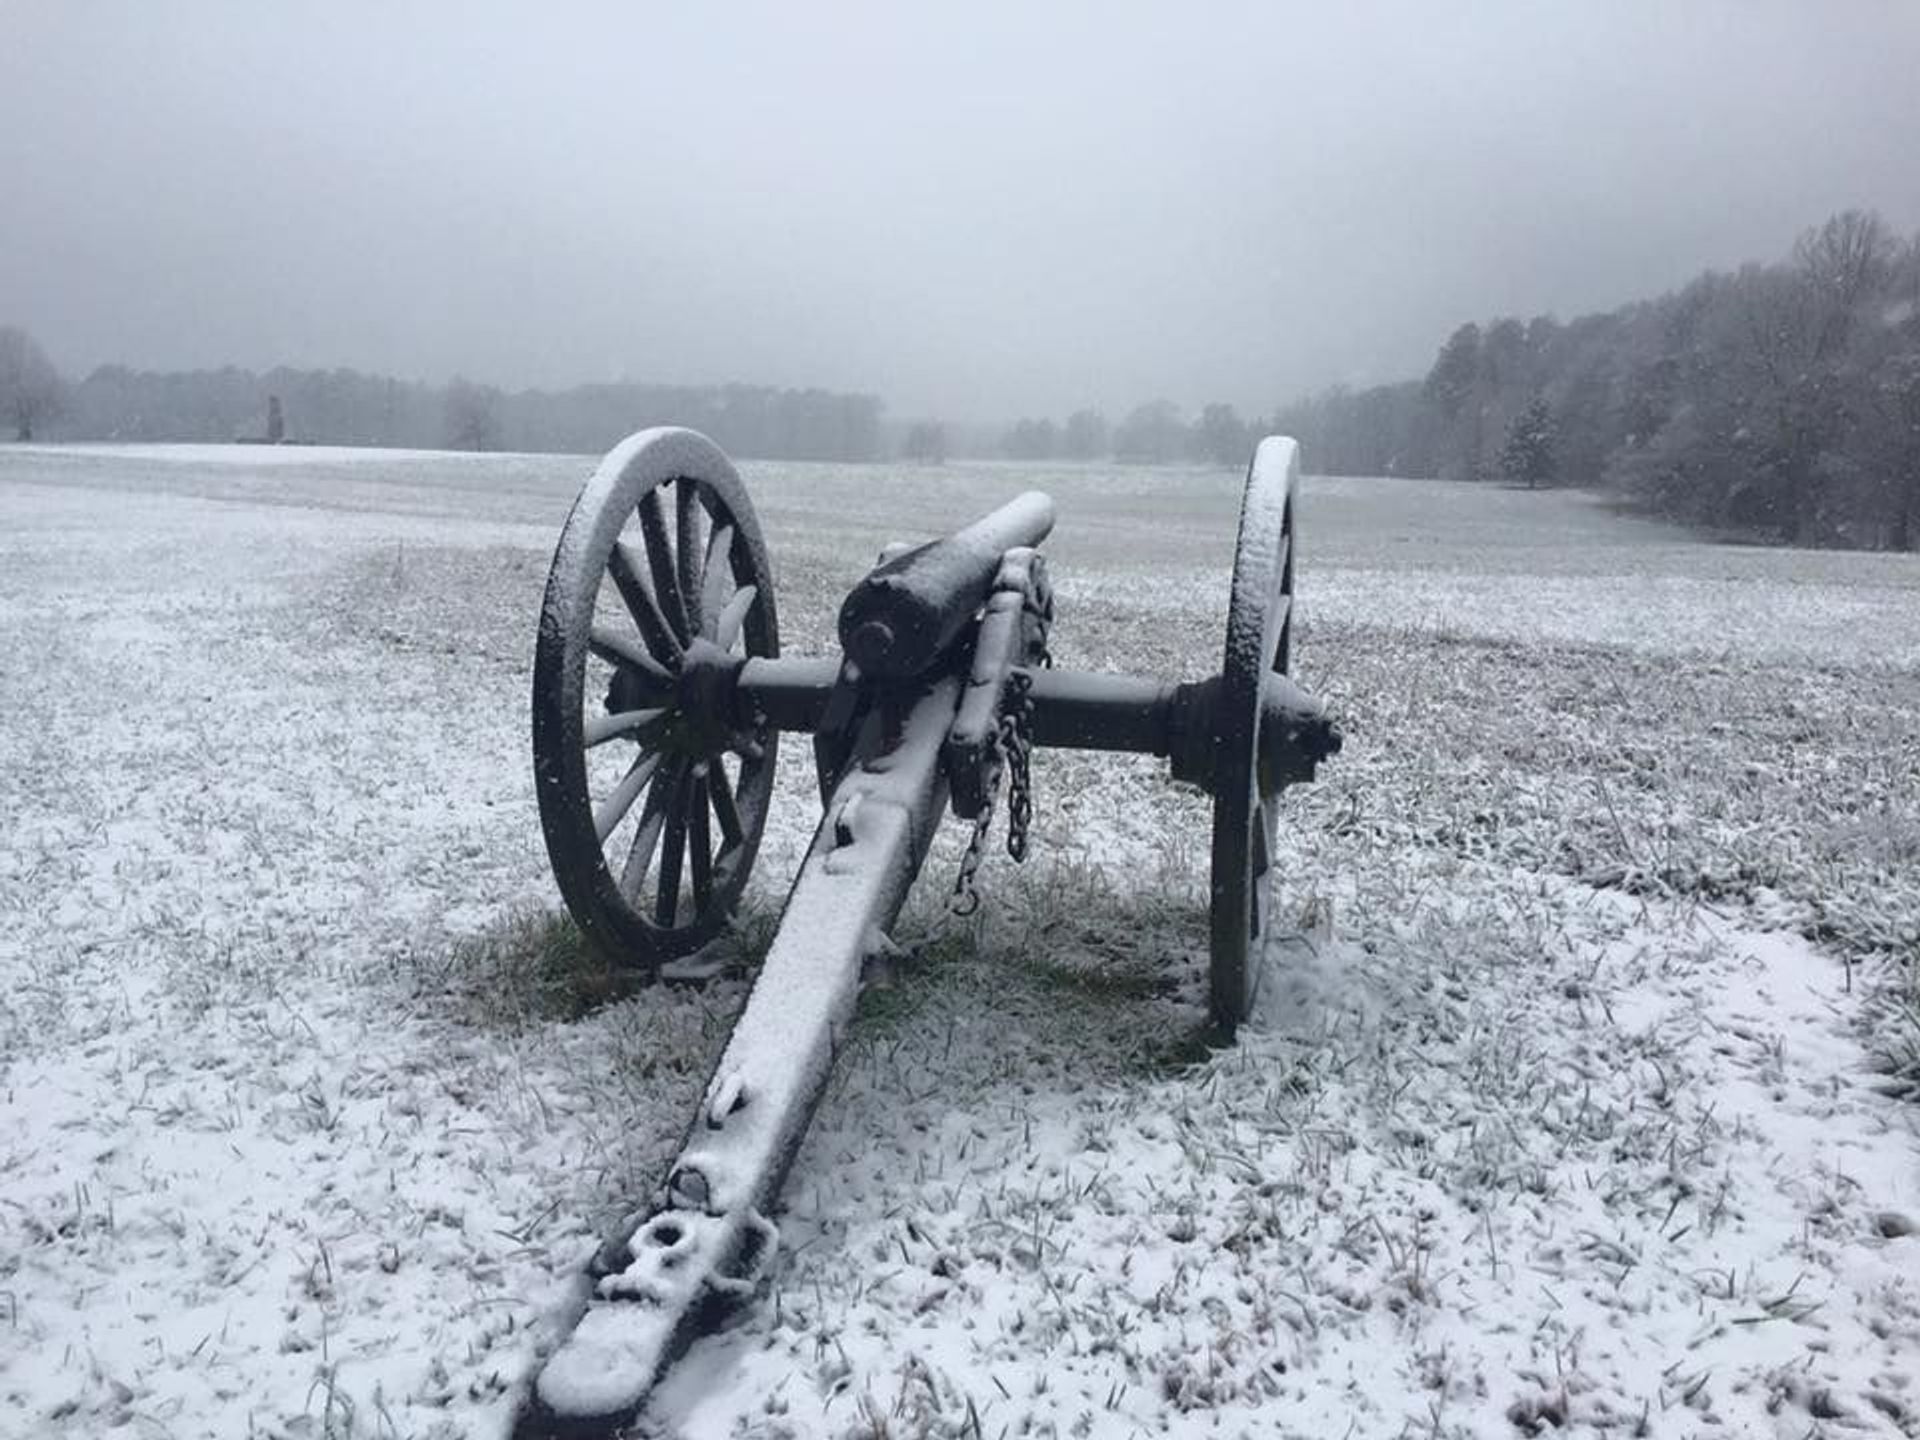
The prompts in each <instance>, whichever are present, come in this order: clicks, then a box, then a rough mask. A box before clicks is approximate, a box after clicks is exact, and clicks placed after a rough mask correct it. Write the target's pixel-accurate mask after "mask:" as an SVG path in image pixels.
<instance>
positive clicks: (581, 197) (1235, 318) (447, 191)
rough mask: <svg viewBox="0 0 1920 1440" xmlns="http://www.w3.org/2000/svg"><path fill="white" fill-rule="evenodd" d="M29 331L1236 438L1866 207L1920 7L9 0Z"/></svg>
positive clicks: (1904, 124) (200, 356) (59, 338)
mask: <svg viewBox="0 0 1920 1440" xmlns="http://www.w3.org/2000/svg"><path fill="white" fill-rule="evenodd" d="M6 35H7V43H6V44H5V46H3V47H0V173H4V174H6V175H7V176H8V190H9V197H10V198H9V203H8V206H7V223H6V225H5V226H4V227H0V317H5V318H6V319H7V320H10V321H12V322H13V323H16V324H20V325H22V326H24V327H25V328H27V329H28V330H30V331H32V332H34V333H35V334H37V335H38V336H39V337H40V339H41V341H42V342H43V343H44V344H45V345H46V346H47V347H48V349H49V351H50V352H51V353H52V354H53V355H54V356H55V358H56V359H57V360H58V361H59V362H60V363H61V364H62V365H63V366H65V367H67V368H69V369H71V370H73V371H75V372H77V373H82V374H83V373H85V372H86V371H87V370H89V369H90V368H92V367H93V366H95V365H98V364H101V363H105V362H121V363H125V364H129V365H132V366H135V367H136V368H147V369H191V368H198V367H217V366H220V365H226V364H238V365H243V366H247V367H250V368H253V369H256V370H263V369H267V368H269V367H271V366H273V365H276V364H289V365H294V366H300V367H312V368H328V367H333V366H348V367H352V368H355V369H360V370H368V371H375V372H382V373H391V374H397V375H400V376H403V377H419V378H426V379H431V380H435V381H444V380H445V379H447V378H448V377H449V376H450V375H453V374H455V373H461V374H465V375H468V376H470V377H472V378H474V379H476V380H480V381H484V382H487V383H490V384H493V385H498V386H501V387H504V388H508V389H516V388H520V387H525V386H544V387H549V388H551V387H556V386H566V385H572V384H577V383H580V382H586V381H604V380H613V379H620V378H632V379H639V380H648V381H656V382H683V383H684V382H714V381H726V380H745V381H756V382H761V383H769V384H776V385H783V386H809V385H818V386H825V387H828V388H832V389H837V390H846V391H854V392H862V393H876V394H879V395H881V396H883V397H884V398H885V399H886V400H887V402H888V403H889V405H890V406H891V407H892V408H893V410H894V411H895V413H898V414H901V415H918V414H932V415H938V416H942V417H946V418H949V419H953V420H975V421H1003V420H1010V419H1011V418H1013V417H1014V416H1016V415H1020V414H1036V413H1037V414H1056V415H1058V414H1064V413H1066V412H1068V411H1070V410H1072V409H1074V408H1075V407H1078V406H1092V407H1096V408H1104V409H1106V410H1107V411H1108V412H1110V413H1112V412H1116V411H1120V410H1123V409H1124V407H1126V406H1128V405H1131V404H1134V403H1136V402H1138V401H1141V400H1145V399H1148V398H1150V397H1153V396H1156V395H1166V396H1169V397H1171V398H1172V399H1174V400H1175V401H1177V402H1179V403H1180V404H1183V405H1190V406H1193V405H1198V404H1200V403H1201V402H1203V401H1208V400H1220V401H1226V402H1230V403H1233V404H1235V405H1237V406H1238V407H1239V408H1240V409H1241V411H1242V412H1243V413H1249V414H1251V413H1260V412H1263V411H1265V410H1266V409H1267V408H1268V407H1270V406H1272V405H1273V404H1275V403H1276V402H1277V401H1279V400H1281V399H1283V398H1286V397H1289V396H1293V395H1297V394H1301V393H1304V392H1306V391H1309V390H1314V389H1318V388H1320V387H1322V386H1325V385H1328V384H1331V383H1334V382H1336V381H1344V382H1348V383H1353V384H1368V383H1375V382H1379V381H1385V380H1394V379H1399V378H1402V377H1404V376H1409V375H1414V374H1418V373H1419V372H1421V371H1422V370H1424V368H1425V366H1426V365H1427V363H1428V362H1429V361H1430V359H1431V357H1432V352H1433V348H1434V347H1435V346H1436V345H1437V344H1438V342H1439V340H1440V339H1441V338H1442V337H1444V335H1445V334H1446V332H1447V331H1448V330H1449V329H1451V328H1452V326H1454V325H1455V324H1457V323H1459V322H1460V321H1461V320H1463V319H1466V318H1469V317H1474V316H1487V315H1499V314H1514V315H1521V316H1526V315H1533V314H1538V313H1544V312H1553V313H1557V314H1559V315H1561V316H1562V317H1563V318H1565V317H1570V316H1572V315H1575V314H1579V313H1582V312H1585V311H1588V310H1595V309H1603V308H1609V307H1611V306H1614V305H1617V304H1621V303H1624V302H1626V301H1629V300H1634V299H1638V298H1641V297H1643V296H1648V295H1653V294H1657V293H1659V292H1661V291H1663V290H1665V289H1668V288H1670V287H1673V286H1676V285H1678V284H1680V283H1682V282H1683V281H1685V280H1686V279H1687V278H1688V277H1690V276H1691V275H1693V274H1695V273H1696V272H1698V271H1699V270H1702V269H1705V268H1707V267H1721V268H1725V267H1731V266H1734V265H1737V264H1739V263H1740V262H1742V261H1745V260H1749V259H1760V258H1766V257H1771V256H1774V255H1777V254H1779V253H1781V252H1782V251H1783V250H1784V249H1785V247H1786V246H1787V245H1788V244H1789V243H1790V242H1791V240H1792V237H1793V236H1794V235H1796V234H1797V233H1798V232H1799V231H1800V230H1801V229H1802V228H1804V227H1805V226H1807V225H1810V224H1813V223H1815V222H1816V221H1817V220H1819V219H1820V218H1821V217H1823V216H1825V215H1828V214H1831V213H1833V212H1835V211H1838V210H1842V209H1846V208H1849V207H1855V206H1858V207H1869V208H1871V207H1878V208H1879V209H1881V210H1882V211H1883V213H1884V214H1885V216H1886V218H1887V220H1888V222H1889V223H1890V224H1891V225H1892V226H1893V227H1894V228H1895V229H1896V230H1897V231H1900V232H1903V233H1904V232H1911V231H1912V230H1913V229H1914V228H1915V227H1916V226H1920V181H1916V178H1915V172H1914V167H1913V164H1912V154H1913V137H1914V136H1915V135H1916V134H1920V90H1916V87H1915V86H1914V85H1913V84H1912V77H1913V75H1914V74H1915V73H1916V70H1917V69H1920V12H1916V11H1915V10H1914V8H1913V7H1912V6H1910V5H1905V4H1900V3H1883V0H1866V3H1861V4H1848V5H1839V6H1833V5H1817V4H1785V3H1765V4H1757V5H1755V4H1743V3H1738V0H1701V3H1691V4H1686V5H1667V4H1657V3H1650V0H1649V3H1640V0H1635V3H1629V4H1621V5H1613V4H1581V5H1571V6H1567V5H1556V6H1535V5H1525V4H1499V5H1479V6H1470V7H1447V8H1444V9H1443V8H1436V7H1434V6H1431V5H1427V4H1423V3H1419V0H1386V3H1376V4H1366V5H1356V6H1327V5H1304V4H1280V5H1269V4H1259V3H1234V4H1229V5H1223V6H1210V7H1208V8H1207V9H1206V10H1205V11H1204V12H1198V13H1197V12H1193V11H1191V10H1189V9H1187V8H1185V7H1180V6H1173V5H1166V4H1134V3H1127V4H1121V5H1084V4H1073V5H1065V6H1046V7H1034V6H1028V5H1019V4H1011V3H995V4H989V5H985V6H980V5H967V6H933V7H929V6H909V7H899V6H889V5H873V4H849V5H845V6H833V7H830V8H826V9H818V8H814V7H805V8H794V7H791V6H783V5H777V4H762V3H747V4H738V5H729V6H727V7H725V8H724V9H719V10H716V9H711V8H706V7H692V8H682V7H669V6H653V5H647V6H633V5H622V4H611V3H567V4H561V5H557V6H549V7H542V8H540V9H539V10H538V11H537V12H534V11H526V12H520V11H516V10H514V9H512V8H509V7H498V6H491V5H482V6H460V7H439V6H404V7H392V6H381V5H372V4H352V5H348V6H344V7H324V8H315V7H306V6H295V7H282V6H261V5H254V4H248V3H244V0H200V3H195V4H191V5H188V6H186V7H184V8H181V7H171V6H170V7H152V6H143V5H134V4H126V3H108V4H86V5H68V4H63V3H54V0H15V3H12V4H9V5H8V7H7V17H6Z"/></svg>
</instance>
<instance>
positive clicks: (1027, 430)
mask: <svg viewBox="0 0 1920 1440" xmlns="http://www.w3.org/2000/svg"><path fill="white" fill-rule="evenodd" d="M1267 433H1269V428H1268V426H1267V424H1266V422H1265V421H1263V420H1258V419H1255V420H1243V419H1242V418H1241V417H1240V412H1239V411H1237V410H1235V409H1234V407H1233V406H1231V405H1226V404H1218V403H1216V404H1211V405H1205V406H1202V407H1201V410H1200V413H1199V414H1198V415H1197V416H1195V417H1194V418H1193V419H1192V420H1188V419H1187V418H1186V416H1185V415H1184V414H1183V413H1182V412H1181V410H1180V407H1179V406H1178V405H1176V404H1174V402H1173V401H1171V400H1149V401H1146V402H1145V403H1144V404H1140V405H1136V406H1134V407H1133V409H1131V410H1129V411H1128V412H1127V414H1126V415H1125V416H1124V417H1123V418H1122V419H1121V421H1120V422H1119V424H1117V425H1111V424H1109V423H1108V422H1107V417H1106V416H1105V415H1104V414H1102V413H1101V412H1100V411H1098V410H1076V411H1074V412H1073V413H1072V414H1071V415H1069V416H1067V418H1066V419H1065V420H1064V421H1062V422H1060V423H1058V424H1055V423H1054V421H1052V420H1050V419H1047V418H1045V417H1041V418H1034V417H1031V416H1029V417H1027V418H1025V419H1022V420H1020V421H1018V422H1017V423H1016V424H1014V425H1013V426H1011V427H1009V428H1007V429H1005V430H1001V431H992V430H982V429H980V428H978V427H959V426H954V427H949V426H947V425H945V424H943V423H941V422H940V421H937V420H920V421H916V422H914V423H913V424H912V425H910V426H908V427H907V429H906V432H905V437H904V439H903V440H902V442H901V447H900V453H901V454H902V455H904V456H905V457H906V458H908V459H909V460H944V459H946V458H947V457H948V456H949V455H970V456H981V455H985V456H1003V457H1005V458H1006V459H1009V460H1118V461H1120V462H1121V463H1122V464H1127V465H1165V464H1171V463H1174V462H1178V461H1194V462H1196V463H1199V464H1205V465H1233V466H1242V465H1245V464H1246V463H1247V459H1248V457H1249V456H1250V455H1251V454H1252V453H1253V445H1254V442H1255V441H1257V440H1258V439H1259V438H1260V437H1261V436H1263V435H1265V434H1267Z"/></svg>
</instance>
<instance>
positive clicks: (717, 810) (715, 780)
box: [707, 755, 746, 855]
mask: <svg viewBox="0 0 1920 1440" xmlns="http://www.w3.org/2000/svg"><path fill="white" fill-rule="evenodd" d="M707 798H708V799H710V800H711V801H712V802H713V813H714V817H715V818H716V819H718V820H719V822H720V840H721V845H720V853H721V854H722V855H724V854H726V853H727V851H729V850H732V849H733V848H735V847H736V846H737V845H739V843H740V840H741V837H742V836H743V835H745V833H746V827H745V826H743V825H742V824H741V823H740V809H739V806H737V805H736V804H735V803H734V799H733V787H732V786H731V785H730V784H728V783H727V770H726V766H725V765H723V764H721V761H720V757H719V756H718V755H713V756H710V757H708V760H707Z"/></svg>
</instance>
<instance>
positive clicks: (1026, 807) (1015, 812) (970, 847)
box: [949, 601, 1053, 919]
mask: <svg viewBox="0 0 1920 1440" xmlns="http://www.w3.org/2000/svg"><path fill="white" fill-rule="evenodd" d="M1031 603H1032V602H1031V601H1029V604H1031ZM1035 608H1036V609H1037V607H1035ZM1052 609H1053V607H1052V605H1051V604H1049V605H1048V606H1047V612H1048V613H1045V614H1043V615H1042V616H1041V624H1040V645H1039V649H1038V653H1037V654H1036V655H1035V656H1034V663H1035V664H1037V665H1039V666H1040V667H1041V668H1042V669H1052V668H1053V655H1052V654H1051V653H1050V652H1049V651H1048V649H1047V642H1046V622H1047V621H1050V620H1051V619H1052V618H1053V616H1052V614H1051V613H1050V612H1051V611H1052ZM994 740H995V743H994V749H995V751H996V753H997V755H998V756H999V758H1000V760H1001V761H1003V762H1004V763H1005V765H1006V769H1007V791H1008V793H1007V854H1009V855H1011V856H1012V857H1013V858H1014V860H1015V861H1016V862H1017V863H1024V862H1025V861H1026V858H1027V852H1028V849H1029V844H1028V841H1029V835H1030V832H1031V830H1032V826H1033V768H1032V763H1031V761H1032V754H1033V677H1032V676H1031V675H1029V674H1028V673H1027V672H1026V671H1025V670H1015V671H1014V672H1013V673H1012V674H1011V675H1009V676H1008V677H1007V694H1006V699H1005V701H1004V703H1003V705H1002V707H1001V711H1000V724H999V729H998V731H997V733H996V735H995V737H994ZM997 770H998V767H997V766H996V774H995V776H994V782H993V784H992V785H991V786H990V787H989V788H988V790H987V799H986V803H985V804H984V805H982V806H981V807H980V818H979V819H977V820H975V821H974V822H973V834H972V835H971V836H969V837H968V839H967V849H966V853H965V854H963V855H962V856H961V857H960V873H959V874H958V875H956V876H955V877H954V881H953V898H952V900H951V901H950V902H949V908H950V909H951V910H952V911H953V913H954V914H955V915H958V916H960V917H962V918H963V919H964V918H965V917H966V916H969V915H971V914H973V912H974V911H976V910H978V909H979V908H980V891H979V888H978V886H977V884H976V881H975V877H976V876H977V875H978V874H979V873H980V862H981V861H983V860H984V859H986V855H987V831H988V830H989V829H991V828H992V826H993V807H994V802H995V801H996V800H997V799H998V798H999V794H1000V778H999V775H998V773H997Z"/></svg>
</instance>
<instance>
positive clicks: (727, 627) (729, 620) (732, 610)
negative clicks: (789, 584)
mask: <svg viewBox="0 0 1920 1440" xmlns="http://www.w3.org/2000/svg"><path fill="white" fill-rule="evenodd" d="M759 598H760V588H759V587H758V586H757V585H742V586H741V587H740V588H739V589H738V590H736V591H734V592H733V598H732V599H731V600H729V601H727V608H726V609H724V610H722V611H721V612H720V618H719V619H718V620H716V621H714V624H713V643H714V644H716V645H718V646H719V647H720V648H721V649H722V650H731V649H732V648H733V647H734V644H735V643H736V642H737V641H738V640H739V639H740V627H741V626H742V625H744V624H746V622H747V612H748V611H749V610H751V609H752V608H753V602H754V601H755V600H757V599H759Z"/></svg>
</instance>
